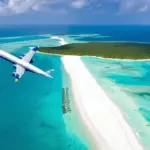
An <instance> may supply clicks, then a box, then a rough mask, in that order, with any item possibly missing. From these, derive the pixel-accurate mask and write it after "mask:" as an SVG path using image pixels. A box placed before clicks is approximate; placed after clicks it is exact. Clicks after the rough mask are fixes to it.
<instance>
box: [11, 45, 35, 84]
mask: <svg viewBox="0 0 150 150" xmlns="http://www.w3.org/2000/svg"><path fill="white" fill-rule="evenodd" d="M37 50H38V47H33V48H30V51H29V52H28V53H26V54H25V55H24V56H21V57H20V59H22V60H24V61H26V62H29V63H32V62H33V61H32V57H33V56H34V54H35V52H36V51H37ZM15 68H16V72H14V73H13V76H15V77H16V78H15V82H17V81H18V80H19V79H20V78H21V77H22V75H23V74H24V72H25V71H26V69H25V68H24V67H22V66H20V65H18V64H16V65H15Z"/></svg>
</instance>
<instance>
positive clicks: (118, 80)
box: [82, 57, 150, 150]
mask: <svg viewBox="0 0 150 150" xmlns="http://www.w3.org/2000/svg"><path fill="white" fill-rule="evenodd" d="M82 61H83V62H84V64H85V66H86V67H87V68H88V70H89V71H90V72H91V73H92V75H93V77H94V78H95V79H96V81H97V83H98V84H100V85H101V86H102V87H103V89H104V90H105V92H106V93H107V95H108V96H109V97H110V98H111V99H112V100H113V101H114V102H115V103H116V104H117V105H118V106H119V107H120V108H121V110H122V111H123V113H124V115H125V117H126V119H127V121H128V122H129V124H130V125H131V126H132V127H133V129H134V132H135V133H136V134H137V136H138V138H139V140H140V141H141V142H142V143H143V145H144V146H145V148H146V149H147V150H149V149H150V143H149V138H150V128H149V123H150V117H149V116H150V109H149V108H150V102H149V100H150V94H149V93H150V80H149V70H148V66H149V64H150V62H148V61H147V62H132V61H119V60H106V59H101V58H92V57H82Z"/></svg>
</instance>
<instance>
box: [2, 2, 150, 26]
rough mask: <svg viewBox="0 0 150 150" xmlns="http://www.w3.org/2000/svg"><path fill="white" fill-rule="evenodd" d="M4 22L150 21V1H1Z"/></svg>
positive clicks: (95, 22)
mask: <svg viewBox="0 0 150 150" xmlns="http://www.w3.org/2000/svg"><path fill="white" fill-rule="evenodd" d="M2 24H94V25H95V24H96V25H99V24H102V25H106V24H107V25H112V24H119V25H120V24H140V25H145V24H146V25H147V24H150V0H0V25H2Z"/></svg>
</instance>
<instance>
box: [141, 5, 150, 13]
mask: <svg viewBox="0 0 150 150" xmlns="http://www.w3.org/2000/svg"><path fill="white" fill-rule="evenodd" d="M148 9H149V7H148V5H145V6H143V7H141V8H140V9H139V11H140V12H145V11H147V10H148Z"/></svg>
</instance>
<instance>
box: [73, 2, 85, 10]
mask: <svg viewBox="0 0 150 150" xmlns="http://www.w3.org/2000/svg"><path fill="white" fill-rule="evenodd" d="M71 5H72V7H74V8H83V7H84V6H85V5H86V2H85V0H77V1H74V2H72V4H71Z"/></svg>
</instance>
